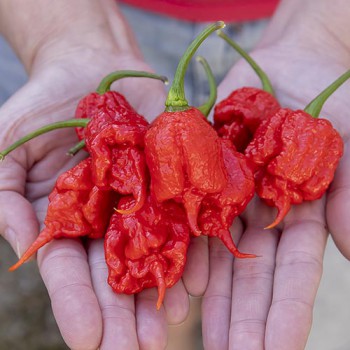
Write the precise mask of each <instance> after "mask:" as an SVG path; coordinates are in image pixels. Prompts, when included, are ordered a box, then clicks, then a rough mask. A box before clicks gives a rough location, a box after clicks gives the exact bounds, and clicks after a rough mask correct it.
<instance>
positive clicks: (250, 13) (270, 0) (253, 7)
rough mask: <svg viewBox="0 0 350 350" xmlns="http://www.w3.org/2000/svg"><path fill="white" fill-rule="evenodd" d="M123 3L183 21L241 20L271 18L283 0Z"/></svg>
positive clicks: (139, 1)
mask: <svg viewBox="0 0 350 350" xmlns="http://www.w3.org/2000/svg"><path fill="white" fill-rule="evenodd" d="M122 2H124V3H126V4H129V5H133V6H136V7H138V8H142V9H144V10H149V11H152V12H156V13H160V14H164V15H168V16H170V17H175V18H178V19H183V20H189V21H195V22H210V21H218V20H222V21H227V22H240V21H247V20H255V19H261V18H265V17H270V16H271V15H272V14H273V12H274V10H275V8H276V6H277V4H278V2H279V0H220V1H217V0H146V1H142V0H122Z"/></svg>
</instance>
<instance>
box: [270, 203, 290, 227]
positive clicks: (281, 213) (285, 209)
mask: <svg viewBox="0 0 350 350" xmlns="http://www.w3.org/2000/svg"><path fill="white" fill-rule="evenodd" d="M289 209H290V203H289V202H285V203H283V204H282V205H281V206H278V205H277V210H278V213H277V216H276V218H275V220H274V221H273V222H272V223H271V224H270V225H268V226H266V227H265V230H268V229H270V228H274V227H276V226H277V225H278V224H279V223H280V222H281V221H282V220H283V219H284V217H285V216H286V215H287V213H288V211H289Z"/></svg>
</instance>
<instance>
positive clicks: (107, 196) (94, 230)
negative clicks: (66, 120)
mask: <svg viewBox="0 0 350 350" xmlns="http://www.w3.org/2000/svg"><path fill="white" fill-rule="evenodd" d="M115 203H116V197H115V193H113V192H111V191H102V190H100V189H99V188H98V187H97V186H95V185H94V183H93V181H92V178H91V158H86V159H85V160H83V161H81V162H80V163H78V165H76V166H75V167H73V168H72V169H70V170H68V171H66V172H64V173H63V174H61V175H60V176H59V177H58V179H57V181H56V185H55V188H54V189H53V191H52V192H51V194H50V196H49V205H48V208H47V214H46V217H45V221H44V225H45V228H44V229H43V230H42V231H41V232H40V234H39V235H38V237H37V238H36V240H35V241H34V242H33V244H32V245H31V246H30V247H29V248H28V249H27V251H26V252H25V253H24V254H23V256H22V257H21V258H20V259H19V261H18V262H17V263H16V264H15V265H13V266H12V267H11V268H10V270H11V271H13V270H15V269H17V268H18V267H19V266H21V265H22V264H23V263H24V262H25V261H27V260H28V259H29V258H30V257H31V256H32V255H33V254H34V253H36V252H37V250H38V249H39V248H41V247H42V246H44V245H45V244H46V243H48V242H50V241H52V240H53V239H57V238H62V237H66V238H77V237H83V236H85V237H88V238H93V239H96V238H102V237H103V236H104V234H105V231H106V228H107V225H108V222H109V218H110V216H111V215H112V212H113V206H114V205H115Z"/></svg>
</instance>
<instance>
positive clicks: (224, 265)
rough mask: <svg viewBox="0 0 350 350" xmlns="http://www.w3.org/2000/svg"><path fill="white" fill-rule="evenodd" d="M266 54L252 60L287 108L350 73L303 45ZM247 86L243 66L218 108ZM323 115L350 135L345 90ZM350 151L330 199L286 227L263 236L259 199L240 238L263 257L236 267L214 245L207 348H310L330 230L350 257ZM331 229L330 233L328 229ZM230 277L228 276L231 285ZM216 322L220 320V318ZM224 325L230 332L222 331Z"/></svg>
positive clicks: (232, 75) (268, 218) (309, 206)
mask: <svg viewBox="0 0 350 350" xmlns="http://www.w3.org/2000/svg"><path fill="white" fill-rule="evenodd" d="M292 48H293V50H294V51H291V50H289V48H288V47H283V46H282V47H279V46H275V47H267V48H262V49H260V50H257V51H256V52H255V53H254V55H253V57H254V58H255V59H256V61H257V62H258V63H259V64H260V65H261V66H262V67H263V68H264V70H265V71H266V73H267V74H268V76H269V77H270V79H271V81H272V84H273V86H274V88H275V91H276V94H277V98H278V99H279V101H280V103H281V105H282V106H284V107H289V108H292V109H303V108H304V107H305V106H306V105H307V104H308V103H309V102H310V101H311V100H312V99H313V98H314V97H316V95H318V94H319V93H320V92H321V91H322V90H323V89H324V88H325V87H326V86H328V85H329V84H330V83H331V82H333V81H334V80H335V79H336V78H337V77H338V76H340V75H341V74H342V73H344V72H345V71H346V70H347V69H348V67H344V66H343V65H342V64H341V63H339V62H337V61H336V60H334V59H330V58H328V57H327V56H326V55H325V56H320V55H319V54H317V53H314V52H311V51H310V52H307V51H306V52H305V50H303V52H302V53H298V52H297V50H296V46H293V47H292ZM240 86H260V85H259V81H258V79H257V78H256V77H255V76H254V73H253V72H252V70H251V68H250V67H248V65H247V64H246V63H244V62H239V63H238V64H237V65H236V66H235V67H234V68H233V69H232V70H231V71H230V72H229V74H228V75H227V77H226V78H225V80H224V81H223V82H222V83H221V85H220V88H219V99H218V100H219V101H220V100H221V99H222V98H224V97H225V96H227V95H228V94H229V93H230V92H231V91H232V90H234V89H235V88H238V87H240ZM329 100H330V101H332V102H330V103H327V104H326V105H325V108H324V109H323V111H322V113H321V115H322V116H325V117H327V118H328V117H329V119H330V120H331V121H332V123H333V126H334V127H335V128H336V129H337V130H338V131H339V132H340V133H341V135H342V136H343V137H344V140H345V142H346V141H347V139H348V135H349V131H350V130H349V123H348V122H347V120H346V119H347V116H346V111H347V110H349V109H348V108H347V107H349V101H348V99H347V97H346V92H345V89H344V87H341V88H339V91H337V92H336V93H335V94H334V95H333V96H331V97H330V99H329ZM348 158H349V155H348V152H346V147H345V154H344V156H343V158H342V160H341V163H340V166H339V168H338V171H337V173H336V176H335V179H334V182H333V184H332V186H331V189H330V191H329V194H328V196H323V198H322V199H320V200H317V201H314V202H304V203H303V204H302V205H298V206H293V208H292V210H291V211H290V212H289V214H288V216H287V217H286V218H285V220H284V222H283V225H280V226H279V227H278V228H277V229H272V230H264V227H265V226H266V225H268V224H269V223H271V222H272V221H273V219H274V215H275V212H274V211H273V209H271V208H269V207H267V206H266V205H264V204H262V203H261V201H260V200H258V199H255V200H254V201H253V202H251V203H250V205H249V206H248V208H247V211H246V212H245V213H244V215H243V217H242V221H237V222H236V223H235V226H236V227H235V228H234V235H236V240H237V241H239V245H238V247H239V249H240V251H244V252H248V253H254V254H257V255H259V257H258V258H257V259H249V260H248V259H247V260H236V261H234V263H232V257H231V256H230V255H229V253H228V252H227V251H226V250H225V248H223V247H222V245H221V244H219V243H218V242H214V241H212V242H211V243H210V279H209V285H208V288H207V290H206V294H205V296H204V301H203V327H204V329H203V335H204V343H205V345H206V348H208V349H226V348H230V349H267V350H268V349H288V350H297V349H304V347H305V344H306V341H307V337H308V334H309V331H310V327H311V320H312V308H313V303H314V299H315V296H316V292H317V289H318V285H319V281H320V278H321V273H322V260H323V253H324V248H325V245H326V241H327V235H328V229H329V230H330V232H331V233H332V234H333V237H334V239H335V241H336V243H337V244H338V247H339V248H340V249H341V250H342V252H343V253H344V254H345V255H347V256H349V247H350V245H349V244H348V238H346V236H345V235H346V233H347V229H346V227H349V225H347V222H346V215H345V211H346V210H347V209H348V207H349V204H348V199H347V198H346V195H347V190H346V188H348V187H349V183H348V181H349V180H348V176H347V177H346V174H347V173H348V169H347V168H348V165H347V164H348V163H349V161H348ZM327 226H328V228H327ZM223 276H226V277H225V279H224V278H223ZM213 315H215V317H213ZM223 325H225V326H224V327H223Z"/></svg>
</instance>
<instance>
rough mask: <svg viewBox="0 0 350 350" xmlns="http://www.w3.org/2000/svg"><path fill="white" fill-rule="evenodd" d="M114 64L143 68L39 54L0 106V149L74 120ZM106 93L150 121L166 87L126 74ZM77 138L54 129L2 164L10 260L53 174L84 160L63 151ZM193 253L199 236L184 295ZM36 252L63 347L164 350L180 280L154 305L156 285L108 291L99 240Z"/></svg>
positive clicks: (109, 58) (106, 55)
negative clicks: (51, 125) (52, 125)
mask: <svg viewBox="0 0 350 350" xmlns="http://www.w3.org/2000/svg"><path fill="white" fill-rule="evenodd" d="M121 69H134V70H147V71H149V70H150V68H149V67H148V66H147V65H146V64H145V63H143V62H142V60H141V59H138V58H136V57H135V56H133V55H130V56H129V55H120V54H119V53H115V52H108V51H107V52H95V51H94V50H89V49H88V48H77V49H74V50H69V51H67V52H65V53H64V54H60V55H55V56H53V57H52V56H51V57H50V58H49V59H48V58H45V59H40V58H39V59H38V61H36V62H35V64H34V68H33V71H32V73H31V75H30V78H29V81H28V83H27V84H26V85H25V86H23V87H22V88H21V89H20V90H19V91H18V92H17V93H16V94H15V95H14V96H12V97H11V98H10V99H9V100H8V101H7V102H6V103H5V104H4V105H3V107H2V108H1V109H0V118H1V120H2V128H1V130H0V140H1V142H0V149H4V148H5V147H7V146H8V145H9V144H11V143H13V142H14V141H16V140H17V139H19V138H20V137H22V136H24V135H25V134H27V133H29V132H31V131H33V130H35V129H37V128H38V127H41V126H43V125H45V124H49V123H52V122H56V121H60V120H66V119H71V118H73V117H74V110H75V107H76V105H77V103H78V101H79V99H80V98H82V97H83V96H85V95H86V94H88V93H90V92H92V91H94V90H95V89H96V88H97V86H98V83H99V81H100V80H101V79H102V78H103V77H104V76H105V75H107V74H108V73H110V72H112V71H115V70H121ZM158 73H159V74H161V72H158ZM112 89H115V90H117V91H119V92H120V93H122V94H124V96H125V97H126V98H127V99H128V100H129V102H130V103H131V105H133V106H134V108H135V109H136V110H137V111H138V112H139V113H141V114H143V115H145V116H146V117H147V118H148V119H149V120H151V119H152V118H154V117H155V116H157V115H158V114H159V113H160V112H161V111H162V110H163V109H164V101H165V89H164V86H163V85H162V83H161V82H159V81H155V80H151V79H146V78H126V79H122V80H120V81H118V82H116V83H115V84H114V85H113V86H112ZM76 142H77V137H76V135H75V132H74V130H73V129H61V130H56V131H53V132H50V133H48V134H45V135H41V136H40V137H38V138H36V139H34V140H31V141H30V142H28V143H27V144H25V145H23V146H22V147H20V148H19V149H17V150H15V151H14V152H12V153H11V154H9V155H8V156H7V157H6V159H5V160H4V161H3V162H2V163H1V164H0V213H1V214H0V232H2V233H3V235H4V237H5V238H6V239H7V240H8V242H9V243H10V244H11V246H12V247H13V249H14V250H15V251H16V253H17V255H18V256H21V255H22V254H23V252H24V251H25V250H26V249H27V248H28V247H29V245H30V244H31V243H32V242H33V241H34V240H35V238H36V236H37V235H38V233H39V230H40V228H41V227H42V223H43V220H44V217H45V214H46V210H47V204H48V198H47V197H48V195H49V193H50V192H51V190H52V188H53V186H54V183H55V180H56V179H57V177H58V175H59V174H61V173H62V172H63V171H65V170H67V169H69V168H71V167H73V166H74V165H75V164H77V163H78V162H79V160H81V159H82V158H84V157H86V153H85V152H83V151H82V152H80V153H78V154H77V155H76V156H74V157H70V156H68V155H67V151H68V150H69V149H70V148H71V147H72V146H73V145H74V144H76ZM196 246H197V247H199V248H196ZM198 249H199V251H200V250H205V249H206V247H205V245H204V244H201V243H200V241H198V243H196V244H195V245H194V246H192V247H191V248H190V251H192V252H193V253H192V254H190V257H189V266H188V267H187V271H186V273H185V275H184V280H186V278H187V281H188V283H187V286H186V288H187V289H188V291H189V292H191V293H192V294H198V293H201V292H203V290H204V288H205V286H206V280H205V279H201V280H200V281H199V282H198V283H197V282H196V281H198V278H197V276H198V269H196V264H195V263H191V255H192V256H194V258H195V257H196V254H198V253H197V252H198ZM37 258H38V265H39V270H40V273H41V275H42V278H43V281H44V283H45V285H46V287H47V290H48V293H49V296H50V298H51V302H52V309H53V313H54V316H55V318H56V321H57V324H58V326H59V329H60V331H61V333H62V336H63V338H64V340H65V342H66V343H67V345H68V346H69V347H70V348H71V349H75V350H79V349H82V350H88V349H92V350H95V349H97V348H100V349H101V350H102V349H111V348H113V349H138V348H139V347H140V348H142V349H164V348H165V346H166V342H167V324H168V323H172V324H176V323H179V322H182V321H183V320H184V318H185V317H186V315H187V313H188V308H189V301H188V291H187V289H186V288H185V285H184V283H183V281H182V280H181V281H179V282H178V284H177V285H176V286H174V287H173V288H172V289H171V290H169V291H167V293H166V297H165V301H164V306H163V307H162V308H161V309H160V310H159V311H157V310H156V301H157V292H156V289H155V288H153V289H150V290H147V291H144V292H142V293H140V294H138V295H137V296H136V297H135V298H134V296H129V295H118V294H115V293H114V292H112V290H111V288H110V287H109V285H108V284H107V274H108V271H107V266H106V263H105V258H104V250H103V241H102V240H95V241H90V242H88V244H87V245H83V244H82V243H81V241H80V240H73V239H60V240H55V241H53V242H51V243H50V244H48V245H47V246H45V247H43V248H42V249H40V251H39V252H38V255H37ZM192 260H193V259H192ZM194 260H195V259H194ZM191 266H192V269H191ZM191 270H193V273H191ZM202 275H203V274H202ZM204 275H205V274H204ZM207 275H208V274H206V276H207ZM186 276H187V277H186ZM193 276H195V277H193Z"/></svg>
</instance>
